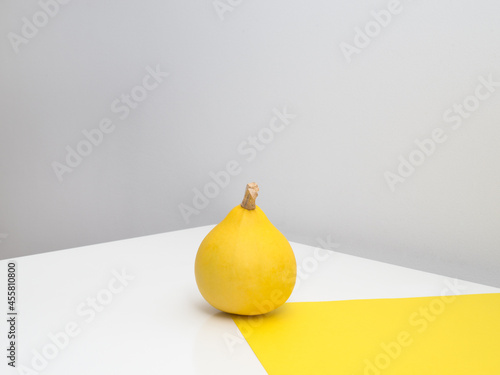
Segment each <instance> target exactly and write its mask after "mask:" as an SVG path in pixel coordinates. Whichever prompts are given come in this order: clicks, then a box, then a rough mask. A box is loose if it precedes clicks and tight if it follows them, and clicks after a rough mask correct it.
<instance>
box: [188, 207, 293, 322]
mask: <svg viewBox="0 0 500 375" xmlns="http://www.w3.org/2000/svg"><path fill="white" fill-rule="evenodd" d="M296 275H297V264H296V261H295V256H294V254H293V250H292V247H291V246H290V244H289V243H288V241H287V239H286V238H285V236H283V234H281V232H280V231H279V230H278V229H276V228H275V227H274V225H273V224H271V222H270V221H269V219H268V218H267V217H266V215H265V214H264V212H263V211H262V210H261V209H260V208H259V207H258V206H256V207H255V209H252V210H248V209H245V208H243V207H242V206H236V207H235V208H233V209H232V210H231V211H230V212H229V214H228V215H227V216H226V218H225V219H224V220H223V221H222V222H220V223H219V224H218V225H217V226H216V227H215V228H214V229H212V230H211V231H210V233H208V235H207V236H206V237H205V239H204V240H203V242H202V243H201V245H200V247H199V249H198V254H197V255H196V261H195V276H196V283H197V284H198V288H199V290H200V292H201V294H202V295H203V297H204V298H205V299H206V300H207V302H208V303H210V304H211V305H212V306H213V307H215V308H216V309H219V310H221V311H224V312H227V313H232V314H239V315H259V314H265V313H267V312H269V311H272V310H274V309H276V308H278V307H279V306H281V305H282V304H284V303H285V302H286V300H287V299H288V297H290V294H292V291H293V287H294V286H295V280H296Z"/></svg>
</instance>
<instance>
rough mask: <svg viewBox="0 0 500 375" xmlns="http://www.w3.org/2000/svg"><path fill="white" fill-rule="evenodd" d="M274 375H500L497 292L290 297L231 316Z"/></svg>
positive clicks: (499, 310) (498, 299)
mask: <svg viewBox="0 0 500 375" xmlns="http://www.w3.org/2000/svg"><path fill="white" fill-rule="evenodd" d="M233 319H234V321H235V323H236V324H237V326H238V328H239V329H240V331H241V332H242V334H243V335H244V337H245V339H246V340H247V342H248V343H249V344H250V346H251V348H252V350H253V351H254V353H255V354H256V355H257V358H258V359H259V360H260V362H261V363H262V365H263V366H264V368H265V369H266V371H267V372H268V373H269V374H270V375H278V374H284V375H292V374H300V375H307V374H312V375H320V374H334V375H500V294H498V293H495V294H474V295H462V296H443V297H441V296H440V297H422V298H394V299H371V300H352V301H331V302H294V303H286V304H285V305H283V306H282V307H281V308H279V309H277V310H276V311H274V312H272V313H269V314H267V315H264V316H260V317H241V316H234V317H233Z"/></svg>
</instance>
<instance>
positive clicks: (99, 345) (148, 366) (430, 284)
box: [0, 226, 500, 375]
mask: <svg viewBox="0 0 500 375" xmlns="http://www.w3.org/2000/svg"><path fill="white" fill-rule="evenodd" d="M212 227H213V226H206V227H200V228H194V229H187V230H182V231H176V232H170V233H163V234H157V235H152V236H145V237H138V238H133V239H128V240H122V241H116V242H109V243H103V244H98V245H92V246H85V247H80V248H75V249H69V250H63V251H56V252H51V253H45V254H39V255H33V256H27V257H21V258H16V259H13V261H14V262H15V263H16V268H17V278H18V281H17V283H18V286H17V289H18V296H17V298H18V300H17V306H16V307H17V312H18V315H17V334H18V342H17V365H18V369H17V370H16V369H13V368H11V367H9V366H7V359H6V358H5V355H2V356H1V358H2V359H1V361H2V363H0V368H2V371H1V373H2V374H6V375H9V374H19V373H23V372H18V370H19V366H21V365H22V366H25V372H24V373H29V372H27V371H28V370H26V369H30V370H33V371H32V372H31V374H51V375H68V374H71V375H80V374H85V375H88V374H92V375H100V374H103V375H109V374H121V375H125V374H134V375H135V374H217V375H223V374H228V375H229V374H230V375H234V374H266V371H265V370H264V369H263V367H262V366H261V364H260V362H259V361H258V359H257V358H256V356H255V355H254V354H253V352H252V350H251V349H250V347H249V346H248V344H247V343H246V341H244V339H243V338H242V336H241V334H240V333H239V331H238V329H237V328H236V325H235V324H234V322H233V321H232V319H231V318H230V317H229V316H228V315H225V314H223V313H220V312H218V311H217V310H215V309H214V308H212V307H211V306H210V305H208V304H207V303H206V302H205V300H204V299H203V298H202V297H201V295H200V293H199V292H198V289H197V287H196V282H195V279H194V259H195V256H196V252H197V249H198V246H199V244H200V243H201V241H202V239H203V238H204V236H205V235H206V234H207V233H208V232H209V230H210V229H211V228H212ZM328 242H329V241H328V239H324V241H323V243H328ZM291 245H292V248H293V250H294V252H295V255H296V258H297V265H298V269H299V276H298V279H299V280H298V285H297V286H296V288H295V290H294V292H293V294H292V296H291V297H290V300H289V301H327V300H345V299H360V298H393V297H417V296H433V295H440V294H447V295H453V294H470V293H498V292H500V289H497V288H493V287H488V286H484V285H479V284H474V283H470V282H466V281H461V280H455V279H450V278H447V277H444V276H439V275H435V274H430V273H426V272H421V271H415V270H412V269H408V268H403V267H398V266H394V265H390V264H386V263H381V262H376V261H372V260H367V259H364V258H359V257H354V256H350V255H345V254H342V253H339V252H333V251H330V252H327V251H325V250H322V249H320V248H315V247H311V246H306V245H301V244H297V243H291ZM11 261H12V260H11ZM8 262H9V261H8V260H4V261H0V303H1V304H3V305H4V307H3V308H2V309H1V311H5V313H4V317H2V319H1V320H0V322H1V323H0V335H1V337H2V340H1V342H2V343H6V342H7V332H8V327H7V313H6V311H7V296H6V294H7V285H6V284H7V264H8ZM93 300H95V302H93ZM65 330H67V331H68V333H69V334H71V335H72V337H71V336H69V334H68V333H62V332H65ZM51 337H52V338H51ZM54 337H56V338H54ZM66 337H67V338H66ZM58 340H59V341H58ZM53 341H58V343H59V346H60V347H61V348H57V347H56V345H54V344H53ZM2 347H4V345H2ZM2 352H3V353H5V351H4V350H2ZM36 353H39V354H38V355H37V354H36ZM41 356H43V358H46V357H50V358H49V359H45V361H46V362H44V359H43V358H42V357H41ZM33 359H35V360H34V362H33ZM4 370H6V371H4ZM38 370H40V371H38Z"/></svg>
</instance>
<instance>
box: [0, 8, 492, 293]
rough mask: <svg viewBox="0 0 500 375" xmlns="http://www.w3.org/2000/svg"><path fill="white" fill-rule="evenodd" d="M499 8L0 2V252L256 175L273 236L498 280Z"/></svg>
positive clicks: (150, 226)
mask: <svg viewBox="0 0 500 375" xmlns="http://www.w3.org/2000/svg"><path fill="white" fill-rule="evenodd" d="M61 2H62V0H61ZM42 4H48V5H42ZM44 9H45V10H44ZM390 12H392V13H390ZM499 12H500V5H499V4H498V2H496V1H493V0H492V1H477V2H469V1H439V2H434V1H430V0H429V1H413V2H412V1H401V2H399V3H398V2H394V1H392V2H390V1H389V2H387V1H371V2H340V1H336V2H333V1H317V2H303V1H277V0H271V1H258V2H255V1H254V2H250V1H239V0H220V1H214V2H212V1H210V0H209V1H201V2H200V1H150V0H146V1H141V2H139V1H123V0H122V1H105V2H103V1H87V2H83V1H72V2H68V3H67V4H62V3H55V2H54V1H51V0H47V1H45V2H44V1H42V2H40V3H37V2H34V1H32V2H19V1H13V0H6V1H4V2H2V4H1V5H0V25H1V35H2V38H0V54H1V56H2V59H1V60H0V64H1V69H0V74H1V77H0V78H1V86H0V102H1V106H0V111H1V125H0V126H1V127H0V173H1V180H0V233H1V234H0V241H1V242H0V254H1V258H7V257H14V256H21V255H27V254H35V253H41V252H46V251H52V250H58V249H64V248H69V247H75V246H80V245H85V244H92V243H99V242H103V241H111V240H116V239H122V238H128V237H135V236H142V235H147V234H153V233H159V232H165V231H171V230H177V229H182V228H189V227H195V226H200V225H207V224H214V223H217V222H218V221H220V220H221V219H222V218H223V217H224V215H225V214H226V213H227V212H228V211H229V210H230V209H231V208H232V207H233V206H235V205H236V204H238V203H239V202H240V200H241V198H242V194H243V190H244V186H245V184H246V183H247V182H250V181H256V182H258V183H259V185H260V186H261V195H260V196H259V198H258V204H259V205H260V207H261V208H263V209H264V211H265V212H266V213H267V215H268V217H269V218H270V219H271V220H272V221H273V222H274V223H275V225H276V226H277V227H278V228H279V229H281V230H282V231H283V232H284V233H285V235H287V236H288V238H289V239H290V240H292V241H299V242H305V243H310V244H315V245H319V242H318V238H321V239H326V238H328V236H330V238H331V239H334V241H335V242H336V243H338V247H337V250H338V251H342V252H346V253H350V254H356V255H360V256H363V257H367V258H372V259H378V260H382V261H387V262H391V263H396V264H401V265H404V266H409V267H413V268H418V269H422V270H427V271H431V272H438V273H442V274H446V275H449V276H453V277H459V278H464V279H468V280H471V281H477V282H482V283H486V284H490V285H496V286H499V285H500V275H499V273H498V272H497V269H498V265H499V263H500V255H499V249H500V235H499V234H498V229H499V224H500V199H499V185H500V164H499V162H498V161H499V158H500V148H499V147H498V144H499V142H500V126H499V124H500V110H499V108H500V107H499V104H500V86H499V85H498V84H497V83H496V82H500V23H499V22H498V14H499ZM48 13H50V14H51V15H47V14H48ZM377 19H378V21H377ZM31 23H34V25H32V24H31ZM381 24H384V25H383V26H381ZM37 25H38V26H37ZM360 32H363V33H368V34H371V36H366V34H365V35H364V36H363V35H361V34H360ZM167 73H168V75H167ZM487 81H490V83H487ZM485 82H486V83H485ZM127 96H128V97H127ZM127 103H128V104H127ZM276 113H280V115H278V116H277V115H276ZM287 116H288V117H287ZM96 129H97V130H96ZM85 134H86V135H85ZM249 137H257V140H256V141H255V138H249ZM88 138H91V139H92V142H93V143H94V144H92V143H90V140H87V139H88ZM418 142H420V144H421V146H420V147H422V148H423V149H425V147H427V148H426V149H425V151H426V152H427V154H424V152H423V151H420V148H419V146H418V145H417V143H418ZM76 153H79V154H83V156H78V155H77V154H76ZM400 156H401V157H402V158H403V159H404V160H406V161H401V160H402V159H401V158H400ZM408 159H411V160H412V163H414V164H417V166H416V167H413V166H411V165H409V164H408V163H410V162H408ZM227 168H229V170H230V172H231V173H232V175H230V174H226V173H227V172H224V173H219V172H220V171H225V170H226V169H227ZM398 168H399V172H398ZM210 173H216V174H219V177H220V178H222V180H221V181H220V184H221V185H223V187H222V188H220V187H219V188H217V187H216V186H214V185H212V184H211V183H210V181H212V177H211V176H210ZM223 177H229V178H226V179H228V180H229V181H224V178H223ZM388 181H389V182H388ZM391 181H392V182H391ZM193 189H198V190H199V191H202V192H203V191H204V189H206V193H208V195H210V198H207V199H205V200H203V199H202V198H199V197H198V199H197V200H196V202H195V203H196V204H195V205H193V198H194V197H195V192H194V190H193ZM180 208H181V209H182V211H183V212H184V217H183V215H182V214H181V210H180ZM138 251H140V249H138Z"/></svg>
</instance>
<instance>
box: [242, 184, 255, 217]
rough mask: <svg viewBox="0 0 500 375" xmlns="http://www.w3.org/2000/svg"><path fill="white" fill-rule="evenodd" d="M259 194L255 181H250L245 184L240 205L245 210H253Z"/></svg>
mask: <svg viewBox="0 0 500 375" xmlns="http://www.w3.org/2000/svg"><path fill="white" fill-rule="evenodd" d="M258 195H259V186H258V185H257V184H256V183H255V182H250V183H249V184H247V187H246V190H245V197H244V198H243V202H241V207H243V208H246V209H247V210H255V199H256V198H257V196H258Z"/></svg>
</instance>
